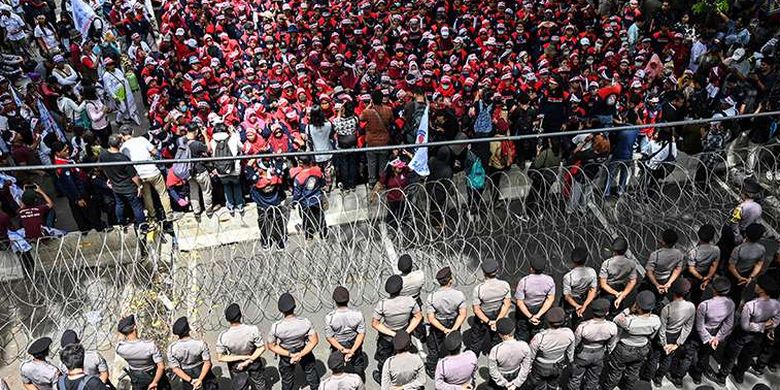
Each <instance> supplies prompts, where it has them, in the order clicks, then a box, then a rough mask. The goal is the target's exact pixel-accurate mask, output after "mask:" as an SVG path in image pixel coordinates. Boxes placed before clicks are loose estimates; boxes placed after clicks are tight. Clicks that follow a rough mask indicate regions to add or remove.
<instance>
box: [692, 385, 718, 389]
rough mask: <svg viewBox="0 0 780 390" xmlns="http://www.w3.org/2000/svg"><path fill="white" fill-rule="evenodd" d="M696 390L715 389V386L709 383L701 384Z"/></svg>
mask: <svg viewBox="0 0 780 390" xmlns="http://www.w3.org/2000/svg"><path fill="white" fill-rule="evenodd" d="M696 390H715V388H714V387H712V386H710V385H701V386H699V387H697V388H696Z"/></svg>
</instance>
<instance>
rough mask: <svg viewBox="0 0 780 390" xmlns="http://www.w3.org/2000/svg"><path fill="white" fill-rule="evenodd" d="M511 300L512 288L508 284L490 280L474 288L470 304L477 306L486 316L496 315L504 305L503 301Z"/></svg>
mask: <svg viewBox="0 0 780 390" xmlns="http://www.w3.org/2000/svg"><path fill="white" fill-rule="evenodd" d="M510 298H512V288H511V287H509V283H507V282H505V281H503V280H499V279H495V278H491V279H486V280H485V281H483V282H482V283H480V284H478V285H477V286H476V287H474V291H473V294H472V298H471V302H472V305H478V306H479V307H480V308H481V309H482V311H483V312H485V313H486V314H493V313H498V311H499V310H501V306H502V305H503V304H504V299H510Z"/></svg>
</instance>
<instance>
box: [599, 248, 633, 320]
mask: <svg viewBox="0 0 780 390" xmlns="http://www.w3.org/2000/svg"><path fill="white" fill-rule="evenodd" d="M627 251H628V241H626V240H625V239H624V238H622V237H618V238H616V239H615V240H614V241H612V254H613V256H612V257H610V258H609V259H606V260H604V262H603V263H601V269H600V270H599V287H600V288H601V298H604V299H606V300H608V301H609V302H610V311H613V313H614V312H615V311H614V310H617V311H618V312H619V311H622V310H623V309H624V308H625V307H626V306H627V305H630V304H631V303H632V302H631V301H632V296H633V291H634V286H636V279H637V269H636V263H635V262H634V260H632V259H629V258H628V257H626V256H625V255H626V252H627Z"/></svg>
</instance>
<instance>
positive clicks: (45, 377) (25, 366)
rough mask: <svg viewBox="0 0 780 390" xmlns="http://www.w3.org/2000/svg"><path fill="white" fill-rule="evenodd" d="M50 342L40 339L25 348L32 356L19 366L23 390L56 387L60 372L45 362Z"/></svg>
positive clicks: (46, 389) (48, 389)
mask: <svg viewBox="0 0 780 390" xmlns="http://www.w3.org/2000/svg"><path fill="white" fill-rule="evenodd" d="M51 341H52V340H51V339H50V338H48V337H42V338H39V339H37V340H35V341H33V343H32V344H30V346H29V347H28V348H27V353H29V354H30V355H31V356H32V359H29V360H25V361H24V362H22V364H21V365H20V366H19V373H20V374H21V376H22V385H23V386H24V388H25V389H28V390H51V389H54V388H55V387H56V384H57V381H58V380H59V378H60V375H62V372H60V369H59V368H57V366H55V365H53V364H51V363H49V362H48V361H47V360H46V357H47V356H49V346H51Z"/></svg>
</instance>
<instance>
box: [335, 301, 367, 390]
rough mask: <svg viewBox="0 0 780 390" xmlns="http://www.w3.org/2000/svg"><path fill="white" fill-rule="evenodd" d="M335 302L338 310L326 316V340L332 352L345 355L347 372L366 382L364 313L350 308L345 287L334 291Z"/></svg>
mask: <svg viewBox="0 0 780 390" xmlns="http://www.w3.org/2000/svg"><path fill="white" fill-rule="evenodd" d="M333 301H335V302H336V310H333V311H331V312H330V313H328V314H327V315H326V316H325V339H326V340H328V344H330V349H331V351H339V352H341V354H342V355H343V358H344V360H345V364H346V367H345V368H344V369H345V372H348V373H353V374H357V375H358V376H359V377H360V379H361V380H362V381H363V382H365V380H366V367H368V359H367V357H366V354H365V352H363V341H364V340H365V337H366V322H365V319H364V318H363V313H361V312H359V311H357V310H355V309H351V308H350V307H349V306H348V305H349V290H347V289H346V288H345V287H343V286H338V287H336V289H335V290H333Z"/></svg>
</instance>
